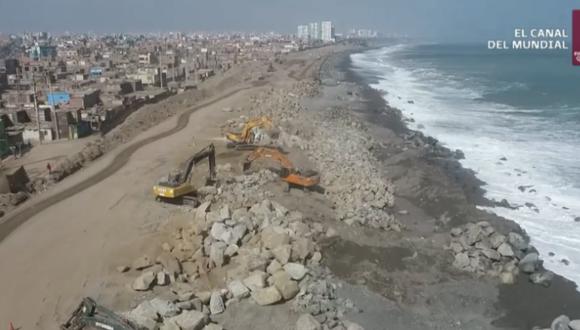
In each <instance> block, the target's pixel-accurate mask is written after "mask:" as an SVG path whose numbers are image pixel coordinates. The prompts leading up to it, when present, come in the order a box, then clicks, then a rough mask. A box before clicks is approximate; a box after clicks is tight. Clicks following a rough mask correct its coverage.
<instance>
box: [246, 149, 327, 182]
mask: <svg viewBox="0 0 580 330" xmlns="http://www.w3.org/2000/svg"><path fill="white" fill-rule="evenodd" d="M258 159H268V160H272V161H275V162H277V163H278V164H280V166H281V169H280V170H279V175H280V178H282V180H283V181H285V182H287V183H288V187H287V189H290V187H292V186H294V187H300V188H313V187H315V186H317V185H318V184H319V183H320V176H319V175H318V173H317V172H315V171H311V170H309V171H300V170H298V169H296V168H295V167H294V165H293V164H292V162H291V161H290V159H288V157H286V155H285V154H284V153H283V152H282V151H281V150H280V149H277V148H272V147H260V148H258V149H256V150H254V151H252V152H251V153H250V154H249V155H248V156H247V158H246V160H245V162H244V164H243V170H244V172H245V171H247V170H249V169H250V166H251V165H252V162H254V161H255V160H258Z"/></svg>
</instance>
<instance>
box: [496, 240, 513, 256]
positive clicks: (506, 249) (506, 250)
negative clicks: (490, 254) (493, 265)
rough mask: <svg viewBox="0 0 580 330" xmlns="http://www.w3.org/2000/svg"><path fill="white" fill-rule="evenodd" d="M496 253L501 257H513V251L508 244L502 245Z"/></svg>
mask: <svg viewBox="0 0 580 330" xmlns="http://www.w3.org/2000/svg"><path fill="white" fill-rule="evenodd" d="M497 252H499V254H501V255H502V256H503V257H513V256H515V254H514V250H513V249H512V246H511V245H510V244H509V243H502V244H501V245H500V246H499V247H498V248H497Z"/></svg>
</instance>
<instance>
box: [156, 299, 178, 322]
mask: <svg viewBox="0 0 580 330" xmlns="http://www.w3.org/2000/svg"><path fill="white" fill-rule="evenodd" d="M149 304H150V305H151V307H152V308H153V310H155V312H157V314H159V316H161V317H162V318H164V319H165V318H168V317H172V316H175V315H177V314H179V312H180V310H179V308H178V307H177V305H175V304H174V303H172V302H171V301H168V300H165V299H161V298H153V299H151V300H150V301H149Z"/></svg>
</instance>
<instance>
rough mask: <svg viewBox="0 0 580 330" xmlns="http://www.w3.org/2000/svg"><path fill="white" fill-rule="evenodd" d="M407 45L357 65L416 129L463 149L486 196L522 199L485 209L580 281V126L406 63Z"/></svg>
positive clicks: (360, 57)
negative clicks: (401, 59) (489, 97)
mask: <svg viewBox="0 0 580 330" xmlns="http://www.w3.org/2000/svg"><path fill="white" fill-rule="evenodd" d="M407 47H410V46H405V45H397V46H393V47H386V48H383V49H381V50H375V51H372V52H368V53H363V54H356V55H353V56H352V61H353V65H354V67H355V69H358V70H361V71H364V72H373V74H374V75H375V76H378V77H380V78H381V79H379V81H378V82H377V83H376V84H372V85H371V86H372V87H374V88H376V89H378V90H382V91H385V92H386V93H387V94H386V95H385V100H386V101H387V102H388V103H389V104H390V105H391V106H394V107H396V108H399V109H400V110H402V111H403V113H404V114H405V115H407V116H409V117H413V118H414V119H415V121H414V123H411V127H412V128H413V129H419V130H422V131H424V132H425V133H426V134H429V135H431V136H434V137H435V138H437V139H439V140H440V141H441V142H442V143H444V144H446V145H447V146H448V147H450V148H451V149H461V150H462V151H463V152H464V154H465V156H466V158H465V159H464V160H463V161H462V165H463V166H465V167H467V168H470V169H473V170H474V171H475V172H476V174H477V176H478V178H480V179H481V180H482V181H484V182H485V183H486V185H485V186H484V189H485V190H486V197H488V198H490V199H493V200H498V201H500V200H502V199H506V200H508V201H509V202H510V203H511V204H513V205H520V206H521V207H520V208H518V209H516V210H512V209H507V208H499V207H494V208H485V209H486V210H487V211H489V212H493V213H495V214H498V215H500V216H503V217H505V218H508V219H512V220H514V221H516V222H517V223H518V224H520V225H521V226H522V227H523V228H524V229H525V230H526V232H527V233H528V234H529V235H530V237H531V239H532V244H534V246H535V247H536V248H537V249H538V250H539V251H540V253H541V255H542V257H543V259H544V261H545V266H546V267H547V268H548V269H551V270H553V271H555V272H556V273H558V274H560V275H563V276H565V277H567V278H569V279H571V280H573V281H575V282H576V283H580V223H578V222H575V221H574V218H575V217H578V216H580V202H579V201H580V183H579V182H578V178H580V164H579V163H578V161H577V157H578V156H577V155H578V151H579V148H578V143H579V141H580V134H579V133H578V131H577V130H575V129H572V128H573V127H572V128H571V127H566V126H565V125H564V126H562V127H558V128H555V127H550V123H549V122H547V120H546V118H543V117H541V116H534V114H538V113H541V112H543V111H545V109H517V108H514V107H510V106H507V105H504V104H497V103H491V102H484V101H481V100H479V99H480V98H481V97H482V93H481V91H479V90H477V89H473V88H468V87H467V86H468V84H463V85H462V83H461V79H458V77H450V76H449V75H444V74H442V73H441V72H438V71H437V70H435V69H433V68H411V67H407V66H404V65H401V64H399V63H398V62H397V61H396V60H395V59H394V58H392V55H394V54H396V53H397V52H399V51H402V50H408V48H407ZM518 87H520V88H525V84H521V85H520V86H518ZM410 101H413V102H410ZM523 114H530V115H523ZM573 178H574V179H575V180H577V181H576V182H574V180H573ZM526 205H528V206H526ZM532 205H533V206H532ZM551 253H554V254H555V255H554V256H550V254H551ZM563 259H564V260H567V261H568V262H569V265H565V264H564V263H563V262H562V260H563Z"/></svg>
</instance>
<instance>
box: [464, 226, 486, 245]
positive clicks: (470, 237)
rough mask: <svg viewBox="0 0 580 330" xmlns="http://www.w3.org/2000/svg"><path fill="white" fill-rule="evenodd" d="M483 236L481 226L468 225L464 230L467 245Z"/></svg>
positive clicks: (472, 243) (473, 243)
mask: <svg viewBox="0 0 580 330" xmlns="http://www.w3.org/2000/svg"><path fill="white" fill-rule="evenodd" d="M482 238H483V232H482V230H481V227H479V226H477V225H473V226H469V227H468V228H467V230H466V232H465V241H466V243H467V244H468V245H475V243H477V242H479V241H481V239H482Z"/></svg>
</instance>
